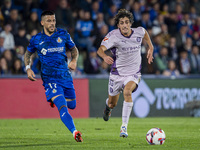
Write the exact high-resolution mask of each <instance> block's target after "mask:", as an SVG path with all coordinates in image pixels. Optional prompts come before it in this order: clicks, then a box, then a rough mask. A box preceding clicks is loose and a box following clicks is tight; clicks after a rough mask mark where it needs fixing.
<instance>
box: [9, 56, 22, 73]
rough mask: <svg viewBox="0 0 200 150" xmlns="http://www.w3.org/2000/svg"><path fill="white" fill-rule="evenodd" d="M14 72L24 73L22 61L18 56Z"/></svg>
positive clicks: (14, 64) (14, 63)
mask: <svg viewBox="0 0 200 150" xmlns="http://www.w3.org/2000/svg"><path fill="white" fill-rule="evenodd" d="M12 74H24V72H23V68H22V61H21V60H20V59H18V58H17V59H15V60H14V62H13V67H12Z"/></svg>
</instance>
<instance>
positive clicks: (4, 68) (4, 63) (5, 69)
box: [0, 57, 10, 75]
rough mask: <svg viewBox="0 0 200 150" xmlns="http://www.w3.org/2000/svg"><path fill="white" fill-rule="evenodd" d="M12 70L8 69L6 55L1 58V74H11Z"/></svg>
mask: <svg viewBox="0 0 200 150" xmlns="http://www.w3.org/2000/svg"><path fill="white" fill-rule="evenodd" d="M9 73H10V71H9V69H8V64H7V61H6V59H5V58H4V57H1V58H0V74H1V75H2V74H9Z"/></svg>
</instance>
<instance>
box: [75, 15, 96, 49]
mask: <svg viewBox="0 0 200 150" xmlns="http://www.w3.org/2000/svg"><path fill="white" fill-rule="evenodd" d="M83 17H84V18H83V19H84V20H82V19H81V20H78V21H77V24H76V33H77V34H76V38H75V41H76V43H77V46H78V47H79V48H80V49H86V50H87V51H90V50H91V49H92V45H93V34H94V31H95V26H94V23H93V21H92V20H91V18H90V12H89V11H85V12H84V16H83Z"/></svg>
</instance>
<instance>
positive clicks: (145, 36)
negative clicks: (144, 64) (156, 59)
mask: <svg viewBox="0 0 200 150" xmlns="http://www.w3.org/2000/svg"><path fill="white" fill-rule="evenodd" d="M144 40H145V41H146V42H147V44H148V46H149V49H148V51H147V59H148V63H149V64H151V63H152V62H153V44H152V42H151V39H150V37H149V34H148V32H147V31H146V30H145V34H144Z"/></svg>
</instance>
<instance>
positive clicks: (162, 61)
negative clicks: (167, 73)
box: [155, 46, 169, 74]
mask: <svg viewBox="0 0 200 150" xmlns="http://www.w3.org/2000/svg"><path fill="white" fill-rule="evenodd" d="M168 60H169V57H168V49H167V47H165V46H163V47H161V49H160V52H159V55H156V56H155V63H156V66H157V69H158V71H159V72H160V73H161V74H162V72H163V71H164V70H166V69H167V64H168Z"/></svg>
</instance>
